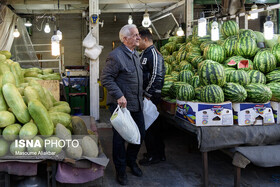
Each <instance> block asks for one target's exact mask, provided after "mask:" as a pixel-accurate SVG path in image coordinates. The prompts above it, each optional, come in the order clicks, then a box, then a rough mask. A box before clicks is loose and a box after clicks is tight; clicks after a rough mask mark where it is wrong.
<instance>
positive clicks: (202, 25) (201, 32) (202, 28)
mask: <svg viewBox="0 0 280 187" xmlns="http://www.w3.org/2000/svg"><path fill="white" fill-rule="evenodd" d="M206 31H207V30H206V19H205V17H204V12H201V14H200V19H199V20H198V36H199V37H203V36H206Z"/></svg>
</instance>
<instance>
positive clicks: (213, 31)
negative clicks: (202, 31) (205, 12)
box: [211, 18, 220, 41]
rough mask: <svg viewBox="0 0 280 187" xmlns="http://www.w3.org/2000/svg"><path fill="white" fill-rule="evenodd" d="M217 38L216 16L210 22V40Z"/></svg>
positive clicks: (218, 35)
mask: <svg viewBox="0 0 280 187" xmlns="http://www.w3.org/2000/svg"><path fill="white" fill-rule="evenodd" d="M219 39H220V33H219V24H218V22H217V18H214V21H213V23H212V24H211V40H212V41H217V40H219Z"/></svg>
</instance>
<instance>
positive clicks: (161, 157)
mask: <svg viewBox="0 0 280 187" xmlns="http://www.w3.org/2000/svg"><path fill="white" fill-rule="evenodd" d="M143 157H144V158H145V159H148V158H149V155H148V153H143ZM160 161H166V157H165V155H162V156H160Z"/></svg>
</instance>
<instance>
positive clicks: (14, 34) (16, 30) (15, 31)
mask: <svg viewBox="0 0 280 187" xmlns="http://www.w3.org/2000/svg"><path fill="white" fill-rule="evenodd" d="M13 36H14V37H15V38H18V37H19V36H20V33H19V32H18V29H17V25H15V30H14V33H13Z"/></svg>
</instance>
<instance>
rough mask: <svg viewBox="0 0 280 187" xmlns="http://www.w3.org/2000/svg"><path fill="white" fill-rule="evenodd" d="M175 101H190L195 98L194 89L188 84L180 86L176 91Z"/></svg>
mask: <svg viewBox="0 0 280 187" xmlns="http://www.w3.org/2000/svg"><path fill="white" fill-rule="evenodd" d="M176 95H177V99H178V100H181V101H190V100H193V99H194V97H195V92H194V88H193V87H192V86H191V85H190V84H184V85H181V86H180V87H179V89H178V91H177V94H176Z"/></svg>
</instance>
